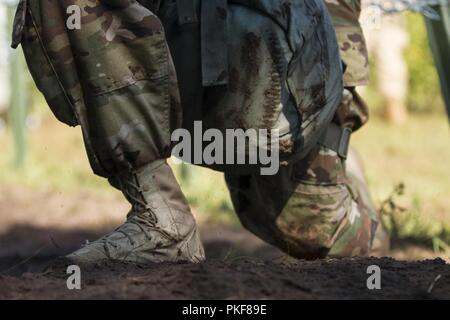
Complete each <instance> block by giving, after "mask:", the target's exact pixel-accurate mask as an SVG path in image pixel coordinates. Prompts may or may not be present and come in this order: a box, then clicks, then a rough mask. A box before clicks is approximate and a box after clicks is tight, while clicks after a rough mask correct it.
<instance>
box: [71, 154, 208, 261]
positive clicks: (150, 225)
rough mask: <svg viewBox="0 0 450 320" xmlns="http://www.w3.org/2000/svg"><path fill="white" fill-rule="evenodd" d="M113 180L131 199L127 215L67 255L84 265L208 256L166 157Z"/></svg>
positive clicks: (198, 258)
mask: <svg viewBox="0 0 450 320" xmlns="http://www.w3.org/2000/svg"><path fill="white" fill-rule="evenodd" d="M110 182H111V184H112V185H113V186H115V187H117V188H119V189H120V190H121V191H122V192H123V194H124V195H125V197H126V199H127V200H128V201H129V202H130V203H131V205H132V208H131V211H130V213H129V214H128V219H127V221H126V222H125V223H124V224H123V225H122V226H120V227H119V228H118V229H116V230H115V231H113V232H112V233H110V234H108V235H106V236H104V237H103V238H101V239H99V240H97V241H95V242H92V243H88V244H87V245H85V246H84V247H83V248H81V249H80V250H78V251H76V252H74V253H72V254H70V255H68V256H67V257H66V258H65V259H67V260H69V261H70V262H72V263H74V264H77V265H83V266H92V265H97V264H101V263H104V262H107V261H111V260H112V261H121V262H132V263H149V262H178V261H185V262H192V263H198V262H201V261H203V260H204V259H205V254H204V249H203V246H202V244H201V241H200V237H199V232H198V229H197V225H196V222H195V220H194V217H193V216H192V214H191V211H190V208H189V205H188V204H187V201H186V199H185V197H184V195H183V193H182V192H181V190H180V187H179V185H178V183H177V181H176V179H175V177H174V175H173V172H172V169H171V168H170V167H169V165H168V164H167V162H166V161H165V160H161V161H158V162H155V163H152V164H150V165H147V166H145V167H143V168H140V169H138V170H134V171H129V172H125V173H122V174H120V175H117V176H115V177H113V178H112V179H110Z"/></svg>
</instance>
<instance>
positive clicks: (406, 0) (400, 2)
mask: <svg viewBox="0 0 450 320" xmlns="http://www.w3.org/2000/svg"><path fill="white" fill-rule="evenodd" d="M449 5H450V0H370V1H368V6H369V7H372V8H374V7H375V8H378V9H380V10H381V11H382V12H383V13H385V14H396V13H400V12H404V11H412V12H416V13H420V14H423V15H424V16H425V17H427V18H429V19H432V20H440V18H441V17H440V16H439V13H437V12H436V10H434V9H433V8H432V6H449Z"/></svg>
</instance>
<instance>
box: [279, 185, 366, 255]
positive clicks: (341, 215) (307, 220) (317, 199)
mask: <svg viewBox="0 0 450 320" xmlns="http://www.w3.org/2000/svg"><path fill="white" fill-rule="evenodd" d="M356 215H358V210H357V209H356V208H355V207H354V201H353V199H352V197H351V195H350V193H349V191H348V189H347V187H346V186H345V185H332V186H320V185H308V184H298V186H297V188H296V189H295V191H294V192H293V194H292V196H291V197H290V198H289V201H288V202H287V204H286V206H285V207H284V208H283V211H282V212H281V213H280V215H279V216H278V217H277V219H276V221H275V225H276V228H277V230H279V232H280V234H279V238H280V239H279V242H280V246H282V249H283V250H284V251H286V252H287V253H289V254H290V255H292V256H295V257H298V258H306V259H316V258H324V257H326V256H327V255H328V254H329V252H330V250H331V249H332V248H333V246H334V245H335V244H336V242H337V241H338V240H339V238H340V236H341V235H342V233H343V232H344V230H345V229H346V228H348V225H349V223H354V222H355V219H356Z"/></svg>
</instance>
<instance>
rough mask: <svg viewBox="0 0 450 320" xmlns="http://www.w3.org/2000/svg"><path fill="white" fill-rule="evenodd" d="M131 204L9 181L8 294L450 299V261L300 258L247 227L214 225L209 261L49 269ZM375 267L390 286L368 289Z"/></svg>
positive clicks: (4, 217) (1, 250)
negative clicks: (74, 283) (73, 274)
mask: <svg viewBox="0 0 450 320" xmlns="http://www.w3.org/2000/svg"><path fill="white" fill-rule="evenodd" d="M126 209H127V204H126V203H123V202H122V201H121V200H120V197H117V198H116V197H114V196H111V195H101V194H92V193H88V192H86V193H79V194H70V193H64V192H56V193H55V192H53V191H51V190H48V191H39V192H37V191H35V190H29V189H26V188H23V187H9V188H0V299H55V298H56V299H450V265H449V264H447V263H446V262H445V261H444V260H442V259H431V260H423V261H399V260H395V259H393V258H383V259H376V258H369V259H344V260H321V261H312V262H308V261H298V260H293V259H290V258H287V257H286V256H285V255H284V254H282V253H281V252H279V251H278V250H277V249H275V248H273V247H270V246H268V245H265V244H263V243H262V242H261V241H259V240H258V239H256V238H255V237H253V236H252V235H250V234H249V233H247V232H246V231H244V230H242V229H240V228H231V227H226V226H218V225H210V224H206V223H201V231H202V238H203V241H204V243H205V247H206V252H207V256H208V261H207V262H205V263H202V264H198V265H189V264H162V265H157V264H152V265H130V264H112V263H110V264H107V265H103V266H101V267H96V268H92V269H90V270H82V290H80V291H69V290H68V289H67V286H66V279H67V277H68V275H67V274H66V272H65V266H64V265H61V264H59V265H57V266H56V267H54V268H53V272H43V271H44V270H45V269H46V267H47V266H48V265H49V263H51V262H52V261H54V260H55V259H56V258H57V257H58V256H61V255H64V254H66V253H68V252H70V251H72V250H75V249H77V248H78V247H79V246H80V245H81V244H82V243H84V242H85V241H86V240H94V239H95V238H97V237H98V236H100V235H102V234H103V233H105V232H107V231H109V230H111V229H112V228H113V227H114V226H115V225H117V224H119V223H120V222H121V220H122V219H123V216H124V212H125V211H126ZM93 212H95V214H94V213H93ZM198 220H200V221H201V217H200V216H198ZM408 250H409V249H408ZM414 250H420V249H414ZM407 252H408V251H407V250H405V248H400V249H399V248H397V251H396V252H394V256H395V257H397V258H403V257H408V258H411V255H410V254H408V253H407ZM371 265H377V266H379V267H380V268H381V287H382V289H381V290H368V289H367V285H366V283H367V279H368V277H369V275H368V274H367V268H368V267H369V266H371Z"/></svg>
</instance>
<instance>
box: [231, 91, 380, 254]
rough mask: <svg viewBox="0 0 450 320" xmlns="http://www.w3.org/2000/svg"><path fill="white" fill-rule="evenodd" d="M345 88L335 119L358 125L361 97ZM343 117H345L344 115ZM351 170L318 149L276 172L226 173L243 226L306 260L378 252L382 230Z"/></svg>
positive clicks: (355, 167) (356, 168)
mask: <svg viewBox="0 0 450 320" xmlns="http://www.w3.org/2000/svg"><path fill="white" fill-rule="evenodd" d="M349 89H350V90H346V94H345V95H344V102H343V103H342V105H341V106H340V108H339V111H340V112H338V114H337V116H336V121H337V122H338V123H339V124H341V125H342V124H346V125H351V126H352V127H355V128H358V127H359V126H361V125H362V124H363V123H364V122H365V121H366V120H367V113H366V111H367V110H365V108H364V106H363V105H361V104H360V103H362V100H360V97H359V96H358V95H357V94H356V92H354V94H355V95H353V94H352V93H351V91H353V89H351V88H349ZM344 115H346V116H344ZM350 159H351V170H349V171H346V169H345V162H344V161H343V160H342V159H341V158H340V157H339V156H338V155H337V154H336V153H335V152H334V151H332V150H329V149H326V148H324V147H317V148H316V150H314V151H313V152H312V153H311V154H310V155H309V157H308V158H307V159H305V161H303V162H302V163H298V164H296V165H291V166H288V167H282V168H281V170H280V172H279V173H278V174H277V175H276V176H272V177H271V176H266V177H264V176H259V175H247V176H239V175H233V174H231V173H227V174H226V179H227V184H228V186H229V189H230V192H231V196H232V200H233V203H234V206H235V209H236V212H237V213H238V215H239V217H240V219H241V221H242V223H243V225H244V226H245V227H246V228H247V229H249V230H250V231H252V232H253V233H255V234H256V235H257V236H259V237H260V238H262V239H263V240H265V241H267V242H269V243H271V244H273V245H275V246H277V247H279V248H280V249H282V250H283V251H285V252H286V253H288V254H290V255H292V256H294V257H297V258H306V259H315V258H323V257H326V256H331V257H348V256H365V255H369V254H372V253H373V251H372V248H373V245H374V242H373V241H374V238H375V237H376V235H379V236H378V237H377V239H378V240H379V241H377V243H376V246H377V250H378V252H377V253H378V254H384V253H385V251H381V249H386V243H387V239H386V234H385V233H384V230H383V229H382V227H381V225H380V223H379V217H378V215H377V212H376V210H375V208H374V206H373V204H372V201H371V199H370V195H369V194H368V189H367V185H366V182H365V179H364V178H363V175H362V174H361V172H362V169H361V166H360V164H359V163H358V162H357V161H355V157H353V156H352V157H350Z"/></svg>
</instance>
